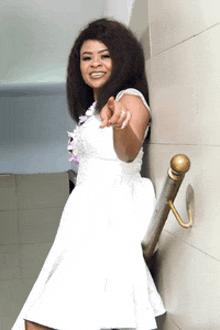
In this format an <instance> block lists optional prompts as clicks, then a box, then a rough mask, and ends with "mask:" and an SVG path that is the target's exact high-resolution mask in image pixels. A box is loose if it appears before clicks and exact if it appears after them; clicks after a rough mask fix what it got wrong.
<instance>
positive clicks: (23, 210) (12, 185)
mask: <svg viewBox="0 0 220 330" xmlns="http://www.w3.org/2000/svg"><path fill="white" fill-rule="evenodd" d="M68 193H69V183H68V174H67V173H54V174H35V175H0V265H1V267H0V293H1V294H0V330H10V329H11V327H12V324H13V323H14V321H15V319H16V317H17V315H18V314H19V312H20V309H21V307H22V305H23V303H24V301H25V299H26V297H27V295H28V293H29V292H30V290H31V288H32V286H33V284H34V281H35V279H36V277H37V275H38V273H39V271H40V269H41V267H42V264H43V262H44V260H45V258H46V256H47V253H48V252H49V249H50V247H51V245H52V242H53V240H54V236H55V234H56V231H57V227H58V224H59V220H60V216H61V213H62V210H63V206H64V204H65V201H66V200H67V197H68Z"/></svg>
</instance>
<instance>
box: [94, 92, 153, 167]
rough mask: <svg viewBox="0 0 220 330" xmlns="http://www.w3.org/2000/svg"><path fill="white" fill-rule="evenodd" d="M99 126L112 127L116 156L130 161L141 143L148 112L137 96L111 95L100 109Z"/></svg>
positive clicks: (148, 117)
mask: <svg viewBox="0 0 220 330" xmlns="http://www.w3.org/2000/svg"><path fill="white" fill-rule="evenodd" d="M101 119H102V125H101V126H100V127H101V128H104V127H108V126H113V127H114V148H115V152H116V153H117V155H118V158H119V159H121V160H122V161H124V162H132V161H133V160H134V159H135V158H136V156H137V155H138V153H139V151H140V148H141V146H142V144H143V140H144V136H145V131H146V129H147V126H148V124H149V120H150V113H149V111H148V109H147V108H146V107H145V105H144V104H143V101H142V100H141V98H140V97H139V96H134V95H124V96H123V97H122V98H121V99H120V101H115V100H114V98H113V97H111V98H110V99H109V100H108V102H107V104H106V105H105V106H104V108H103V109H102V111H101Z"/></svg>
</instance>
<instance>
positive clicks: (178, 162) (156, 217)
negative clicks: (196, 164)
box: [142, 154, 192, 263]
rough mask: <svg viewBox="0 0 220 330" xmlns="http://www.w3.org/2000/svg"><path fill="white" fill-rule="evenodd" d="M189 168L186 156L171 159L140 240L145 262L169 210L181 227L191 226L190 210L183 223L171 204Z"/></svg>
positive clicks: (154, 245)
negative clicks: (145, 230) (163, 182)
mask: <svg viewBox="0 0 220 330" xmlns="http://www.w3.org/2000/svg"><path fill="white" fill-rule="evenodd" d="M189 168H190V160H189V158H188V157H187V156H185V155H182V154H179V155H176V156H174V157H173V158H172V159H171V162H170V168H169V169H168V175H167V178H166V181H165V184H164V186H163V189H162V192H161V194H160V197H159V198H158V201H157V203H156V206H155V209H154V213H153V215H152V218H151V221H150V224H149V226H148V229H147V232H146V234H145V236H144V239H143V241H142V249H143V255H144V259H145V261H146V262H147V263H148V262H149V260H150V258H151V256H152V254H153V252H154V250H155V247H156V244H157V242H158V240H159V237H160V234H161V232H162V229H163V227H164V225H165V222H166V219H167V217H168V214H169V212H170V210H172V211H173V213H174V215H175V217H176V219H177V221H178V222H179V224H180V225H181V226H182V227H184V228H189V227H191V226H192V210H191V209H188V214H189V218H190V220H189V222H188V223H185V222H183V221H182V219H181V217H180V215H179V214H178V212H177V210H176V208H175V206H174V204H173V203H174V199H175V197H176V195H177V192H178V190H179V187H180V185H181V183H182V181H183V179H184V176H185V173H186V172H188V170H189ZM190 187H191V186H190ZM191 190H192V188H191ZM191 195H192V194H191Z"/></svg>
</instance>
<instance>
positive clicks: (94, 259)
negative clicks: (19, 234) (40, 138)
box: [12, 89, 165, 330]
mask: <svg viewBox="0 0 220 330" xmlns="http://www.w3.org/2000/svg"><path fill="white" fill-rule="evenodd" d="M125 93H126V94H133V95H139V96H140V97H141V98H142V100H143V102H144V103H145V104H146V101H145V100H144V97H143V95H142V94H141V93H140V92H139V91H137V90H135V89H128V90H125V91H122V92H120V93H119V94H118V95H117V98H116V100H119V99H120V98H121V97H122V96H123V95H124V94H125ZM146 106H147V104H146ZM86 114H87V116H88V119H87V120H86V121H85V122H84V123H83V124H82V125H81V126H78V127H77V129H76V131H75V132H74V133H73V135H74V136H75V153H76V154H77V156H78V158H79V162H80V164H79V171H78V176H77V184H76V187H75V189H74V190H73V191H72V193H71V194H70V196H69V198H68V200H67V203H66V205H65V208H64V210H63V214H62V217H61V221H60V225H59V228H58V232H57V235H56V238H55V241H54V243H53V246H52V248H51V250H50V252H49V254H48V256H47V258H46V261H45V263H44V266H43V268H42V270H41V272H40V274H39V276H38V279H37V281H36V283H35V285H34V287H33V289H32V291H31V293H30V295H29V297H28V298H27V300H26V303H25V304H24V307H23V309H22V310H21V313H20V315H19V316H18V318H17V321H16V322H15V324H14V326H13V328H12V330H25V327H24V320H25V319H27V320H30V321H33V322H36V323H39V324H41V325H44V326H47V327H50V328H53V329H56V330H100V329H121V328H131V329H137V330H150V329H156V328H157V326H156V322H155V317H156V316H158V315H161V314H163V313H165V309H164V306H163V303H162V301H161V298H160V296H159V294H158V293H157V290H156V288H155V285H154V282H153V280H152V277H151V275H150V272H149V270H148V268H147V267H146V265H145V262H144V259H143V256H142V248H141V240H142V238H143V236H144V234H145V232H146V229H147V226H148V223H149V220H150V218H151V214H152V212H153V208H154V205H155V197H154V189H153V186H152V183H151V181H150V180H149V179H146V178H142V177H141V176H140V169H141V164H142V155H143V152H142V150H141V151H140V153H139V154H138V156H137V157H136V159H135V160H134V161H133V162H132V163H125V162H122V161H120V160H119V159H118V157H117V155H116V153H115V151H114V147H113V130H112V128H111V127H109V128H105V129H100V128H99V126H100V124H101V120H100V115H99V114H98V113H96V112H95V108H94V106H92V107H91V108H90V109H89V111H87V113H86ZM76 132H77V134H76Z"/></svg>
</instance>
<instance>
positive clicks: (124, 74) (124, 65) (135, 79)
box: [66, 18, 148, 122]
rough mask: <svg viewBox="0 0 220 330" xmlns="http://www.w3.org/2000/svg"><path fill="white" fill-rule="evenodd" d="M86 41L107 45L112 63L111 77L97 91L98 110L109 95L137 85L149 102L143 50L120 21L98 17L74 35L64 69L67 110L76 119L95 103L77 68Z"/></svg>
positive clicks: (78, 67)
mask: <svg viewBox="0 0 220 330" xmlns="http://www.w3.org/2000/svg"><path fill="white" fill-rule="evenodd" d="M86 40H98V41H100V42H102V43H103V44H105V45H106V47H107V48H108V50H109V52H110V56H111V59H112V62H113V70H112V74H111V77H110V78H109V80H108V81H107V82H106V83H105V85H104V86H103V87H102V88H101V89H100V90H99V96H98V100H97V104H96V109H97V110H98V111H101V109H102V108H103V106H104V105H105V104H106V103H107V101H108V99H109V97H111V96H114V97H115V96H116V95H117V93H118V92H120V91H121V90H123V89H126V88H136V89H138V90H139V91H140V92H142V94H143V95H144V97H145V99H146V101H147V102H148V86H147V79H146V74H145V59H144V53H143V49H142V47H141V45H140V43H139V42H138V40H137V39H136V37H135V36H134V34H133V33H132V32H131V31H130V30H129V29H128V28H127V27H125V26H124V25H123V24H122V23H119V22H117V21H114V20H109V19H105V18H102V19H99V20H96V21H93V22H91V23H89V24H88V26H87V27H86V28H85V29H84V30H83V31H81V33H80V34H79V36H78V37H77V39H76V41H75V43H74V45H73V48H72V50H71V53H70V56H69V62H68V69H67V86H66V87H67V100H68V105H69V111H70V114H71V116H72V118H73V119H74V120H76V121H77V122H78V120H79V116H81V115H84V114H85V112H86V110H87V109H88V107H89V106H90V105H91V104H92V103H93V102H94V95H93V90H92V88H91V87H89V86H88V85H86V83H85V82H84V80H83V78H82V75H81V71H80V49H81V47H82V44H83V43H84V42H85V41H86Z"/></svg>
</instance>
